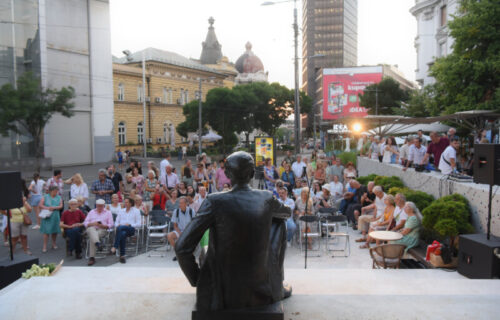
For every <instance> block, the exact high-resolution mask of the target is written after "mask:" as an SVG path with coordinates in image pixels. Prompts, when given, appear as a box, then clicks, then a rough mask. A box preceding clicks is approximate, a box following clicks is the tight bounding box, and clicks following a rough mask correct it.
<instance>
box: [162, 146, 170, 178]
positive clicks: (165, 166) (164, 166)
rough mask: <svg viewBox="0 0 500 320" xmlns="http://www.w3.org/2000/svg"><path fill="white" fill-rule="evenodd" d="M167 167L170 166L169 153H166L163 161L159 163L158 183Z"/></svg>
mask: <svg viewBox="0 0 500 320" xmlns="http://www.w3.org/2000/svg"><path fill="white" fill-rule="evenodd" d="M167 166H172V165H171V164H170V153H167V154H166V155H165V159H163V160H162V161H161V162H160V181H161V180H162V179H164V177H165V172H166V171H165V170H166V169H167Z"/></svg>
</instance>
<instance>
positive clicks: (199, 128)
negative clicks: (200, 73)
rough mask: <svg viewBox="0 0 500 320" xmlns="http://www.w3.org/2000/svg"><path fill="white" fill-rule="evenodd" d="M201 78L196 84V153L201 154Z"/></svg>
mask: <svg viewBox="0 0 500 320" xmlns="http://www.w3.org/2000/svg"><path fill="white" fill-rule="evenodd" d="M201 80H202V79H201V78H200V82H199V84H198V155H200V156H201Z"/></svg>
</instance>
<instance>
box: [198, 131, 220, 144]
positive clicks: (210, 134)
mask: <svg viewBox="0 0 500 320" xmlns="http://www.w3.org/2000/svg"><path fill="white" fill-rule="evenodd" d="M220 139H222V137H221V136H219V135H218V134H217V133H215V132H213V131H212V130H210V131H209V132H208V133H207V134H206V135H204V136H202V137H201V140H205V141H217V140H220Z"/></svg>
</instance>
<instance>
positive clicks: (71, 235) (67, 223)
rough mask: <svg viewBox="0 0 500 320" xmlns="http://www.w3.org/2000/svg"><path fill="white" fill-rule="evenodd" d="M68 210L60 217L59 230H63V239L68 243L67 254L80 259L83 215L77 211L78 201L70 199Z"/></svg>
mask: <svg viewBox="0 0 500 320" xmlns="http://www.w3.org/2000/svg"><path fill="white" fill-rule="evenodd" d="M68 204H69V209H68V210H66V211H64V212H63V214H62V216H61V222H60V225H61V228H63V230H64V237H65V238H66V239H67V241H68V247H67V253H68V255H70V256H71V255H72V254H73V250H74V251H75V258H76V259H81V258H82V232H83V222H84V221H85V215H84V214H83V212H82V211H81V210H80V209H78V200H76V199H71V200H69V201H68Z"/></svg>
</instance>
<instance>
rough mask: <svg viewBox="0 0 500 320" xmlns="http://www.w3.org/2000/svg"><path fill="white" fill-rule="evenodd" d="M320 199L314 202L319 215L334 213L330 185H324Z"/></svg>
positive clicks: (333, 201) (333, 200)
mask: <svg viewBox="0 0 500 320" xmlns="http://www.w3.org/2000/svg"><path fill="white" fill-rule="evenodd" d="M322 191H323V192H322V194H321V197H320V198H318V200H317V202H316V210H317V211H318V212H319V213H329V214H333V213H335V211H337V210H336V207H335V198H334V197H333V196H332V195H331V193H330V185H328V184H325V185H324V186H323V189H322Z"/></svg>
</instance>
